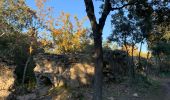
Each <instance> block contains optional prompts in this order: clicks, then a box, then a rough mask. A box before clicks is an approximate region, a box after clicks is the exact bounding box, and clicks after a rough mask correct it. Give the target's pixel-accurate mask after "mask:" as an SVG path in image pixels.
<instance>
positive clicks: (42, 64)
mask: <svg viewBox="0 0 170 100" xmlns="http://www.w3.org/2000/svg"><path fill="white" fill-rule="evenodd" d="M88 59H89V57H87V56H85V55H78V54H77V55H76V54H75V55H67V56H66V55H54V54H53V55H52V54H38V55H36V56H34V61H35V63H36V67H35V68H34V72H35V76H36V80H37V86H43V85H46V84H44V83H46V82H45V81H47V80H48V79H49V80H50V82H51V83H52V85H53V86H55V87H60V86H63V85H66V86H70V87H80V86H82V85H89V84H91V82H92V79H93V78H92V76H93V74H94V67H93V64H92V63H90V62H89V60H88Z"/></svg>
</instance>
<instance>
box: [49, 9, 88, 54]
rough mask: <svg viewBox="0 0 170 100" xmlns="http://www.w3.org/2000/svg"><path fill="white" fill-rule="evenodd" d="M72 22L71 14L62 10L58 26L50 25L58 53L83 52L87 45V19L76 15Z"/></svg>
mask: <svg viewBox="0 0 170 100" xmlns="http://www.w3.org/2000/svg"><path fill="white" fill-rule="evenodd" d="M74 20H75V22H74V23H73V22H71V20H70V14H68V13H64V12H62V13H61V15H60V16H59V18H58V19H57V22H56V24H55V25H56V26H52V25H51V26H52V27H50V31H51V32H52V38H53V42H54V49H55V52H56V53H65V54H67V53H76V52H81V51H82V50H83V49H84V47H85V46H86V45H87V29H86V28H83V23H84V21H85V20H82V21H81V20H79V19H78V18H77V17H76V16H74Z"/></svg>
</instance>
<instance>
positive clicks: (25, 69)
mask: <svg viewBox="0 0 170 100" xmlns="http://www.w3.org/2000/svg"><path fill="white" fill-rule="evenodd" d="M30 60H31V55H30V56H29V57H28V59H27V61H26V64H25V67H24V72H23V77H22V85H24V82H25V75H26V72H27V67H28V64H29V62H30Z"/></svg>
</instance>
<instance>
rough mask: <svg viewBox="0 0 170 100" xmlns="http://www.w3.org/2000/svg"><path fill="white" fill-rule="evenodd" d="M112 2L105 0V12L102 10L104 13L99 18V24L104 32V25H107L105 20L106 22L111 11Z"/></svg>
mask: <svg viewBox="0 0 170 100" xmlns="http://www.w3.org/2000/svg"><path fill="white" fill-rule="evenodd" d="M111 8H112V7H111V2H110V0H105V3H104V9H103V12H102V15H101V17H100V19H99V25H100V29H101V30H100V31H101V32H102V30H103V27H104V25H105V22H106V19H107V16H108V14H109V13H110V11H111Z"/></svg>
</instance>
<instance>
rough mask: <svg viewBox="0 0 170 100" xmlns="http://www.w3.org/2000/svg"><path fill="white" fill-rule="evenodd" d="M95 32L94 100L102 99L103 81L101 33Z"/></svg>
mask: <svg viewBox="0 0 170 100" xmlns="http://www.w3.org/2000/svg"><path fill="white" fill-rule="evenodd" d="M94 33H95V36H94V52H95V54H94V60H95V75H94V94H93V99H94V100H102V83H103V82H102V81H103V71H102V70H103V50H102V34H101V33H96V32H94Z"/></svg>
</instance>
